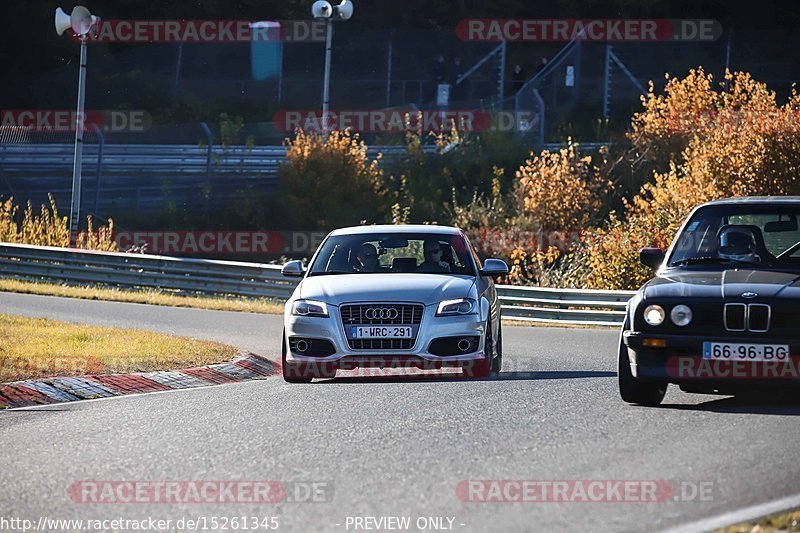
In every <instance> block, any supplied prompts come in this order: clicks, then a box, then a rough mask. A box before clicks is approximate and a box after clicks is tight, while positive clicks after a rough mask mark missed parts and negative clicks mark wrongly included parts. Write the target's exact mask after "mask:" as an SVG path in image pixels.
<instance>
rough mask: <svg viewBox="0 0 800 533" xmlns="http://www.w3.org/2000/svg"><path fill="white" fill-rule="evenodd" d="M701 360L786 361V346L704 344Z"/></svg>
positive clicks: (736, 343)
mask: <svg viewBox="0 0 800 533" xmlns="http://www.w3.org/2000/svg"><path fill="white" fill-rule="evenodd" d="M703 359H712V360H717V361H779V362H780V361H787V360H788V359H789V345H788V344H745V343H738V342H704V343H703Z"/></svg>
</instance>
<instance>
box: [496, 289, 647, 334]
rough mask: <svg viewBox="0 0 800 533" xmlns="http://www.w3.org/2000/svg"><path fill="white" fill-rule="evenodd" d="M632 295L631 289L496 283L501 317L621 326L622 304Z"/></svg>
mask: <svg viewBox="0 0 800 533" xmlns="http://www.w3.org/2000/svg"><path fill="white" fill-rule="evenodd" d="M634 294H636V292H635V291H599V290H581V289H551V288H544V287H519V286H512V285H498V286H497V295H498V298H499V299H500V304H501V306H502V314H503V317H505V318H510V319H513V320H522V321H525V322H543V323H548V322H557V323H560V324H577V325H581V324H583V325H591V326H617V325H622V322H623V321H624V320H625V306H626V305H627V303H628V300H630V299H631V297H633V295H634Z"/></svg>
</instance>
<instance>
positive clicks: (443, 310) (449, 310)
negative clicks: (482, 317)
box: [436, 298, 478, 316]
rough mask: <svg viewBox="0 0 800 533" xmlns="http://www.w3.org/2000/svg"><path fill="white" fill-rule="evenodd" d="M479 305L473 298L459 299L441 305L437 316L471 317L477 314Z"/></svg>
mask: <svg viewBox="0 0 800 533" xmlns="http://www.w3.org/2000/svg"><path fill="white" fill-rule="evenodd" d="M477 307H478V303H477V302H476V301H475V300H473V299H472V298H458V299H457V300H445V301H443V302H440V303H439V308H438V309H437V310H436V316H451V315H470V314H473V313H475V312H476V309H477Z"/></svg>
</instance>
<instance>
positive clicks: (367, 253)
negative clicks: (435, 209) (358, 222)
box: [309, 233, 475, 276]
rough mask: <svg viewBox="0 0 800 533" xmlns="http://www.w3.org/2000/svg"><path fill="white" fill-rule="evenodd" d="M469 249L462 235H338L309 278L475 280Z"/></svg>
mask: <svg viewBox="0 0 800 533" xmlns="http://www.w3.org/2000/svg"><path fill="white" fill-rule="evenodd" d="M470 255H471V254H470V249H469V246H468V245H467V242H466V241H465V240H464V238H463V237H462V236H461V235H447V234H421V233H388V234H387V233H383V234H381V233H360V234H354V235H335V236H332V237H329V238H328V239H326V240H325V242H324V243H323V244H322V246H321V248H320V250H319V253H318V254H317V256H316V258H315V259H314V261H313V263H312V265H311V268H310V273H309V275H311V276H319V275H330V274H358V273H361V274H379V273H384V274H389V273H393V274H397V273H404V274H408V273H427V274H461V275H468V276H473V275H475V268H474V266H473V258H472V257H470Z"/></svg>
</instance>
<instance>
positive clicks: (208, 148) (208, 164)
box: [200, 122, 214, 187]
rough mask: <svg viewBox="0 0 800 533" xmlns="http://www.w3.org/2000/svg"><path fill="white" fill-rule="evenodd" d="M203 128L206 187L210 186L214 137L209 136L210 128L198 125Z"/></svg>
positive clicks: (201, 124) (202, 124) (205, 125)
mask: <svg viewBox="0 0 800 533" xmlns="http://www.w3.org/2000/svg"><path fill="white" fill-rule="evenodd" d="M200 127H201V128H203V133H205V134H206V186H209V187H210V186H211V154H212V148H213V142H214V136H213V135H211V128H209V127H208V124H206V123H205V122H201V123H200Z"/></svg>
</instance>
